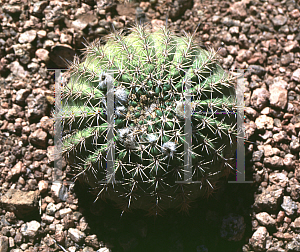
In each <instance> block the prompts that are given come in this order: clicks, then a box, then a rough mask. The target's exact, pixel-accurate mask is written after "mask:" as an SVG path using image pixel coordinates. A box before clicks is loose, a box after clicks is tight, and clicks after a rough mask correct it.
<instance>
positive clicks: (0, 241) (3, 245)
mask: <svg viewBox="0 0 300 252" xmlns="http://www.w3.org/2000/svg"><path fill="white" fill-rule="evenodd" d="M8 245H9V244H8V237H6V236H0V252H7V251H8V247H9V246H8Z"/></svg>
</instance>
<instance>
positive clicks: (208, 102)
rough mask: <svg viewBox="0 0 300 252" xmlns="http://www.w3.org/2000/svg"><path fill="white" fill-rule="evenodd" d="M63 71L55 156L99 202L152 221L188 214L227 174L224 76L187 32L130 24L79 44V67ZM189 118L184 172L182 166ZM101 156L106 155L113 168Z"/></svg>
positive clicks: (232, 144) (229, 134)
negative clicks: (166, 214)
mask: <svg viewBox="0 0 300 252" xmlns="http://www.w3.org/2000/svg"><path fill="white" fill-rule="evenodd" d="M68 73H69V81H67V82H66V83H65V85H64V87H63V102H64V103H63V109H62V113H61V114H59V117H60V118H62V121H63V129H64V134H65V136H64V137H63V141H62V142H63V148H62V154H63V155H64V156H65V157H66V160H67V162H68V163H69V164H70V165H71V166H72V167H73V168H74V171H75V172H76V176H75V178H76V179H79V180H80V181H83V182H85V183H87V184H88V185H89V187H90V188H91V189H92V190H93V192H94V193H95V194H97V199H98V198H99V197H100V198H102V199H109V200H111V201H113V202H114V203H116V204H117V206H118V207H120V208H121V209H122V210H123V211H125V210H128V209H134V208H137V209H143V210H148V211H149V213H150V214H155V215H156V214H160V213H161V212H162V211H163V210H165V209H168V208H177V207H178V208H180V209H181V210H187V209H188V207H189V203H190V202H191V201H193V200H195V199H197V198H199V197H200V196H205V195H207V194H208V192H211V191H212V190H213V188H214V186H215V185H216V183H217V182H218V180H219V179H220V178H221V177H222V176H225V175H226V174H228V170H229V171H230V168H231V169H233V167H232V165H233V164H235V158H234V156H235V150H236V115H235V113H232V111H234V109H235V89H234V86H233V84H232V82H231V80H232V76H231V75H230V74H227V73H226V72H225V71H224V70H223V69H222V68H221V67H220V66H219V64H218V60H217V53H216V52H215V51H214V50H213V49H210V50H209V51H206V50H204V49H202V48H200V47H198V46H197V45H195V43H194V42H193V36H192V35H188V34H185V36H184V37H178V36H175V35H173V34H172V33H171V32H170V31H169V30H168V29H167V28H162V29H161V30H159V31H157V32H154V33H151V32H150V31H149V29H148V28H147V27H145V26H139V25H136V26H134V27H133V28H132V33H131V34H130V35H128V36H124V35H123V34H122V33H121V32H118V33H117V32H115V33H113V34H112V35H111V37H110V39H109V40H108V42H107V43H106V44H105V45H104V46H103V45H101V44H100V41H99V40H96V41H94V42H93V43H91V44H89V45H87V48H86V50H85V53H84V58H83V60H82V61H81V62H80V60H79V58H78V57H76V58H75V60H74V62H73V63H69V71H68ZM188 83H190V84H188ZM188 85H190V88H189V86H188ZM109 87H113V89H110V88H109ZM110 90H113V93H110V92H109V91H110ZM189 92H190V94H191V99H190V100H189V101H190V102H191V103H190V104H191V108H190V109H188V107H186V105H185V101H186V100H185V97H186V96H185V95H186V94H188V93H189ZM109 95H110V97H109ZM111 101H112V102H113V103H111ZM187 101H188V99H187ZM109 102H110V103H109ZM109 104H113V106H114V111H113V116H114V117H113V118H111V119H109V118H108V115H109ZM189 112H190V116H189V115H188V113H189ZM188 118H191V119H190V120H191V129H192V133H191V136H192V139H191V143H192V145H191V146H190V147H191V148H190V150H191V165H190V166H189V168H190V170H189V169H188V168H187V167H185V164H186V161H185V160H187V159H185V153H186V151H185V150H187V149H186V146H188V145H187V143H188V141H186V140H185V139H187V140H188V138H187V136H188V134H187V133H186V132H185V127H186V120H187V119H188ZM111 123H113V128H112V127H108V126H109V125H111ZM185 143H186V144H185ZM112 146H113V147H112ZM110 150H113V152H111V153H113V155H111V154H108V152H109V151H110ZM109 157H114V158H113V163H112V166H111V171H110V170H109V167H110V166H109V165H108V159H109ZM188 172H190V175H189V178H190V180H187V181H189V182H192V181H193V182H194V183H178V181H183V180H184V179H185V180H186V179H187V177H184V174H188Z"/></svg>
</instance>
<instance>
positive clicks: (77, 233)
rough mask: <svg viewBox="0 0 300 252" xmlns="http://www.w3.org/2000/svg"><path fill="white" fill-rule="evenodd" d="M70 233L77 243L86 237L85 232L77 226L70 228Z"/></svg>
mask: <svg viewBox="0 0 300 252" xmlns="http://www.w3.org/2000/svg"><path fill="white" fill-rule="evenodd" d="M68 234H69V236H70V238H71V239H72V240H73V241H74V242H76V243H78V242H81V241H82V240H83V239H84V238H85V237H86V235H85V233H83V232H81V231H80V230H78V229H76V228H69V230H68Z"/></svg>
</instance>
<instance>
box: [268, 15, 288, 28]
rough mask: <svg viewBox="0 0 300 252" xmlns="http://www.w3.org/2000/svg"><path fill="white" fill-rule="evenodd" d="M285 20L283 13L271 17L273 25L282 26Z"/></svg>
mask: <svg viewBox="0 0 300 252" xmlns="http://www.w3.org/2000/svg"><path fill="white" fill-rule="evenodd" d="M286 22H287V17H286V16H283V15H276V16H275V17H273V18H272V23H273V24H274V26H277V27H278V26H283V25H285V23H286Z"/></svg>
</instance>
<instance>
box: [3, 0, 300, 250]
mask: <svg viewBox="0 0 300 252" xmlns="http://www.w3.org/2000/svg"><path fill="white" fill-rule="evenodd" d="M167 15H168V25H169V27H170V29H171V30H172V31H173V32H175V33H177V34H183V31H187V32H194V31H195V30H196V33H195V38H196V40H197V41H198V42H199V43H200V44H201V45H203V46H212V47H214V48H215V49H219V48H220V50H219V54H220V61H221V64H222V65H223V67H224V68H226V69H228V70H230V69H231V70H232V69H237V68H244V69H247V70H246V71H245V83H246V91H245V106H246V108H245V115H246V119H245V130H246V136H247V139H248V140H247V141H246V142H245V147H246V154H247V155H246V162H245V164H246V180H253V181H254V183H253V184H228V183H227V182H226V181H224V185H223V187H222V188H221V189H220V191H219V192H218V193H217V194H216V195H215V196H214V197H212V198H211V199H208V200H207V199H201V200H199V201H198V202H196V203H195V205H194V207H193V208H192V209H191V212H190V215H189V216H185V215H180V214H177V213H174V212H169V213H167V215H166V216H165V217H163V218H162V217H158V218H157V219H155V220H153V219H151V218H148V217H147V218H146V217H144V216H143V215H142V213H139V212H134V213H128V214H125V215H124V216H122V218H121V217H120V212H119V211H117V210H116V209H114V208H112V207H111V206H110V205H109V204H103V203H99V202H98V203H96V204H93V203H92V201H93V198H92V196H90V195H88V194H87V193H86V191H85V188H82V187H81V186H80V185H77V184H76V185H75V186H72V185H71V186H70V185H69V184H67V183H64V184H55V183H52V181H53V165H54V159H53V157H52V156H51V154H52V153H53V148H54V147H53V144H54V141H53V137H54V129H53V120H52V119H51V116H53V115H52V114H51V110H52V109H53V108H54V86H55V85H54V71H52V70H49V69H51V68H65V67H66V66H65V64H64V61H63V60H62V59H61V58H60V57H62V58H65V59H69V60H72V58H73V57H74V55H75V54H78V55H80V53H81V51H80V49H82V48H83V47H84V45H83V44H82V42H85V40H87V41H92V40H94V39H95V38H98V37H103V38H104V41H105V35H107V34H108V33H109V32H110V30H111V27H112V26H111V24H113V25H114V27H115V28H116V29H121V28H124V29H125V31H126V28H128V27H130V25H132V24H133V23H134V22H135V21H138V22H148V23H150V24H151V26H152V29H153V30H155V29H157V27H158V26H159V25H162V24H164V23H165V22H166V17H167ZM0 22H1V27H0V58H1V60H0V73H1V77H0V88H1V93H0V105H1V107H0V187H1V195H0V196H1V197H0V204H1V206H0V207H1V208H0V229H1V234H0V252H6V251H13V252H19V251H26V252H29V251H85V252H88V251H99V252H100V251H101V252H104V251H113V252H115V251H117V252H118V251H163V252H165V251H188V252H190V251H195V252H196V251H197V252H206V251H209V252H214V251H216V252H217V251H224V252H225V251H229V252H235V251H244V252H246V251H268V252H271V251H278V252H284V251H300V200H299V199H300V183H299V181H300V165H299V152H300V143H299V137H300V47H299V42H300V26H299V24H300V6H299V2H298V3H297V1H294V0H283V1H281V2H279V1H275V0H270V1H263V0H261V1H258V0H255V1H254V0H243V1H231V2H229V1H216V0H212V1H207V0H202V1H200V0H194V1H192V0H166V1H160V0H150V1H148V2H139V3H125V2H123V1H119V2H113V1H112V0H99V1H94V0H85V1H84V0H82V1H24V0H20V1H19V0H10V1H5V0H4V1H1V8H0ZM199 24H200V25H199ZM198 25H199V26H198ZM197 27H198V28H197ZM249 68H250V70H249ZM63 167H64V168H63V171H62V172H61V174H58V175H61V177H62V179H63V180H64V181H70V180H71V178H72V177H71V176H70V174H69V172H70V168H69V167H68V166H67V165H66V164H64V165H63ZM229 179H230V180H234V179H235V175H234V174H233V175H232V176H231V177H230V178H229Z"/></svg>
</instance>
